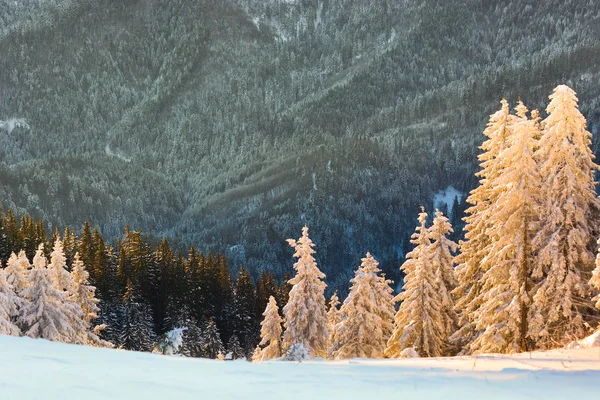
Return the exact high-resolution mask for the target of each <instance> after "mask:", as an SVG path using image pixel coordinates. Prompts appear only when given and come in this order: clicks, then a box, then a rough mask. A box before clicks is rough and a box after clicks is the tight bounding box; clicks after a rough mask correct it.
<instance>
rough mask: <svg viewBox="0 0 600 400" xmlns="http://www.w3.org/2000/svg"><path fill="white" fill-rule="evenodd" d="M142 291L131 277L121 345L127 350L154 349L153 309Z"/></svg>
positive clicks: (126, 295)
mask: <svg viewBox="0 0 600 400" xmlns="http://www.w3.org/2000/svg"><path fill="white" fill-rule="evenodd" d="M140 293H141V290H140V288H139V286H137V285H135V284H134V282H133V281H132V280H131V279H130V280H129V281H128V282H127V291H126V292H125V296H124V298H123V305H124V312H125V315H124V319H125V322H124V326H123V330H122V333H121V338H120V345H121V346H122V347H123V348H124V349H126V350H137V351H152V348H153V346H154V343H155V342H156V334H155V332H154V321H153V320H152V310H151V309H150V307H149V306H148V305H147V304H146V303H144V301H143V298H142V296H141V294H140Z"/></svg>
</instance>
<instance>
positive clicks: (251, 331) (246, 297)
mask: <svg viewBox="0 0 600 400" xmlns="http://www.w3.org/2000/svg"><path fill="white" fill-rule="evenodd" d="M254 302H255V292H254V285H253V283H252V278H251V277H250V273H249V272H248V270H247V269H245V268H243V267H241V268H240V270H239V272H238V277H237V280H236V283H235V297H234V309H235V312H234V319H233V321H232V322H233V323H234V324H235V326H234V328H235V334H236V336H238V340H239V341H240V343H241V344H242V346H243V347H244V351H245V353H246V354H250V352H251V351H252V349H254V347H256V344H257V343H258V331H259V324H260V322H259V321H258V320H257V319H256V315H255V313H254V309H255V307H256V306H255V304H254Z"/></svg>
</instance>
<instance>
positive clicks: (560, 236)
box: [530, 85, 600, 348]
mask: <svg viewBox="0 0 600 400" xmlns="http://www.w3.org/2000/svg"><path fill="white" fill-rule="evenodd" d="M577 102H578V100H577V96H576V94H575V92H574V91H573V90H572V89H570V88H569V87H568V86H565V85H560V86H558V87H557V88H556V89H554V93H553V94H552V95H551V96H550V104H549V105H548V107H547V109H546V111H547V112H548V117H547V118H546V119H545V120H544V121H543V122H542V125H543V128H544V132H543V136H542V139H541V141H540V146H539V149H538V151H537V154H536V156H537V159H538V162H539V168H540V174H541V179H542V182H544V185H543V186H542V188H541V193H540V199H541V214H542V218H541V223H540V224H539V226H538V227H537V235H536V237H535V239H534V241H533V246H534V248H535V251H536V253H537V261H536V263H535V266H534V269H533V273H534V278H536V279H538V280H539V283H538V285H537V289H536V292H535V295H534V297H533V304H532V306H531V315H532V317H531V326H530V334H531V335H532V337H534V338H535V340H536V341H537V342H538V345H539V346H540V347H542V348H550V347H555V346H560V345H564V344H567V343H569V342H571V341H573V340H575V339H578V338H581V337H583V336H584V335H585V334H586V332H587V328H586V318H587V316H588V315H590V314H593V311H592V310H593V303H592V301H591V300H590V298H589V297H588V293H589V292H590V289H591V288H590V286H589V283H588V282H589V280H590V278H591V276H592V271H593V269H594V252H595V239H596V238H597V236H598V233H599V229H598V228H599V220H598V210H599V209H600V203H599V200H598V197H597V195H596V191H595V188H596V182H595V181H594V173H595V171H596V170H598V165H596V164H595V162H594V155H593V154H592V150H591V148H590V146H591V143H592V142H591V137H592V135H591V133H590V132H588V131H587V130H586V121H585V118H584V116H583V115H582V114H581V113H580V112H579V110H578V105H577Z"/></svg>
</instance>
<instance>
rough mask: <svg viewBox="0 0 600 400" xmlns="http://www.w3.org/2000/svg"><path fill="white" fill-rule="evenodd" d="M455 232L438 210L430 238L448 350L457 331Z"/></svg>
mask: <svg viewBox="0 0 600 400" xmlns="http://www.w3.org/2000/svg"><path fill="white" fill-rule="evenodd" d="M453 233H454V230H453V229H452V225H451V224H450V221H449V220H448V218H446V217H445V216H444V214H442V213H441V212H440V211H438V210H436V212H435V218H434V219H433V224H432V225H431V228H429V238H430V240H431V263H432V268H433V270H434V271H435V279H436V285H437V288H438V289H437V290H438V291H439V294H440V296H441V299H442V318H443V320H444V322H443V326H444V338H445V341H446V344H445V346H446V351H445V353H447V352H449V351H450V347H452V346H450V343H449V341H448V339H449V338H450V336H451V335H452V334H453V333H454V332H455V331H456V329H457V326H458V325H457V324H458V316H457V314H456V310H455V305H454V298H453V296H452V291H453V290H454V289H455V288H456V285H457V283H458V282H457V280H456V274H455V272H454V256H453V255H452V254H453V253H454V252H456V250H457V248H458V245H457V244H456V243H455V242H453V241H452V240H450V238H449V237H450V236H451V235H452V234H453Z"/></svg>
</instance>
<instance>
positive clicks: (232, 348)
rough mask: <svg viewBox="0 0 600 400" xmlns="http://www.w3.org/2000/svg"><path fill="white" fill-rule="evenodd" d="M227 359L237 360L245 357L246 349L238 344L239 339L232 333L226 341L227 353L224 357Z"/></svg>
mask: <svg viewBox="0 0 600 400" xmlns="http://www.w3.org/2000/svg"><path fill="white" fill-rule="evenodd" d="M225 358H226V359H229V360H239V359H242V358H246V350H245V349H244V348H243V347H242V345H241V344H240V339H238V337H237V335H235V334H234V335H232V336H231V338H229V342H227V355H226V357H225Z"/></svg>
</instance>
